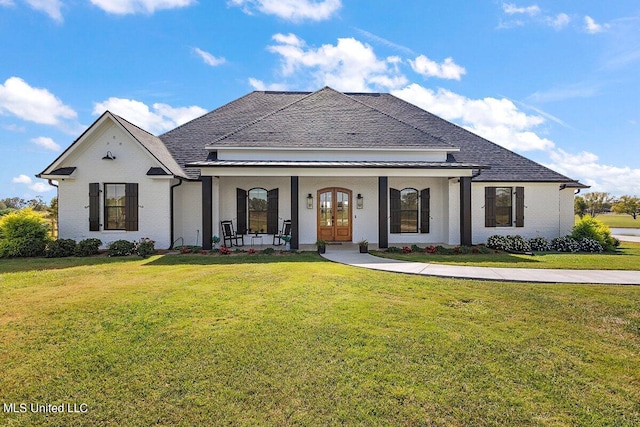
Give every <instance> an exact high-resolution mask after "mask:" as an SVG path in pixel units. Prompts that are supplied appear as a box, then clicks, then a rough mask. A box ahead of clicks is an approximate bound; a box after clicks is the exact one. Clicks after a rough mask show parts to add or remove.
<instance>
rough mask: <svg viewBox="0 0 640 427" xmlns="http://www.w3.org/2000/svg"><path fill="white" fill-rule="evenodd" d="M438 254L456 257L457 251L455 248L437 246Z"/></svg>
mask: <svg viewBox="0 0 640 427" xmlns="http://www.w3.org/2000/svg"><path fill="white" fill-rule="evenodd" d="M436 253H437V254H440V255H454V254H455V251H454V249H453V248H445V247H444V246H442V245H438V246H436Z"/></svg>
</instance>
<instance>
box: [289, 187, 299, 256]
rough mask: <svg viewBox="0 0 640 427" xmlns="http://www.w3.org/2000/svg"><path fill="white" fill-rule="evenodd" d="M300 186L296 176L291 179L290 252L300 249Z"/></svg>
mask: <svg viewBox="0 0 640 427" xmlns="http://www.w3.org/2000/svg"><path fill="white" fill-rule="evenodd" d="M299 190H300V185H299V182H298V177H297V176H292V177H291V242H290V243H289V245H290V247H291V249H292V250H294V251H295V250H298V249H299V247H300V219H299V206H298V203H299V197H300V195H299V194H298V191H299Z"/></svg>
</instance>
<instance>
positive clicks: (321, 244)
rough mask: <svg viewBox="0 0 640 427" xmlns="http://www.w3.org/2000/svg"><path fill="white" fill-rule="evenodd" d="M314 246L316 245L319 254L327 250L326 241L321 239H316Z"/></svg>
mask: <svg viewBox="0 0 640 427" xmlns="http://www.w3.org/2000/svg"><path fill="white" fill-rule="evenodd" d="M316 246H317V247H318V253H319V254H323V253H325V252H326V251H327V242H326V241H324V240H322V239H318V240H316Z"/></svg>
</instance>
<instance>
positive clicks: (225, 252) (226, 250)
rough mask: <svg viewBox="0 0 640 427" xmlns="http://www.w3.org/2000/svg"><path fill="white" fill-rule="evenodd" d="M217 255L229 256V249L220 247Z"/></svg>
mask: <svg viewBox="0 0 640 427" xmlns="http://www.w3.org/2000/svg"><path fill="white" fill-rule="evenodd" d="M269 249H272V248H269ZM218 253H219V254H220V255H229V254H231V249H229V248H228V247H226V246H221V247H220V251H219V252H218Z"/></svg>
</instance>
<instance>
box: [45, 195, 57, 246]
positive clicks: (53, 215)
mask: <svg viewBox="0 0 640 427" xmlns="http://www.w3.org/2000/svg"><path fill="white" fill-rule="evenodd" d="M47 212H48V213H49V219H50V220H51V232H52V235H53V237H57V236H58V198H57V197H54V198H53V199H51V204H50V205H49V206H48V207H47Z"/></svg>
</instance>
